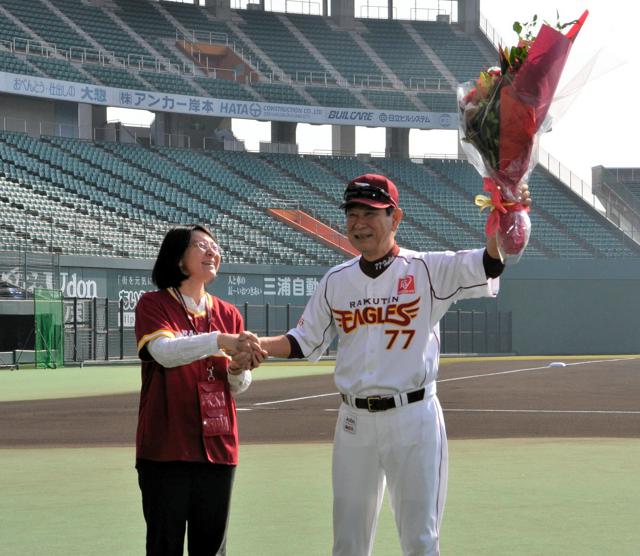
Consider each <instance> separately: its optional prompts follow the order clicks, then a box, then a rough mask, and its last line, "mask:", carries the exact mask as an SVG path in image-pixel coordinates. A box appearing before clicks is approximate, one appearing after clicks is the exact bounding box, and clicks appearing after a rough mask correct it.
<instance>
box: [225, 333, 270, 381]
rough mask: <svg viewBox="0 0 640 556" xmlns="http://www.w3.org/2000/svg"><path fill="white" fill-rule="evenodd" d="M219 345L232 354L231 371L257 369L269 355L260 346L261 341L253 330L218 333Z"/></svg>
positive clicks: (238, 372) (234, 372) (237, 372)
mask: <svg viewBox="0 0 640 556" xmlns="http://www.w3.org/2000/svg"><path fill="white" fill-rule="evenodd" d="M218 346H219V347H220V348H221V349H222V350H224V351H225V353H227V354H228V355H229V356H231V362H230V363H229V372H230V373H232V374H240V373H241V372H242V371H244V370H248V369H255V368H256V367H258V366H259V365H260V363H262V362H263V361H264V360H265V358H266V357H267V352H266V351H265V350H263V349H262V348H261V347H260V341H259V340H258V337H257V336H256V335H255V334H253V332H249V331H246V332H242V333H241V334H225V333H220V334H218Z"/></svg>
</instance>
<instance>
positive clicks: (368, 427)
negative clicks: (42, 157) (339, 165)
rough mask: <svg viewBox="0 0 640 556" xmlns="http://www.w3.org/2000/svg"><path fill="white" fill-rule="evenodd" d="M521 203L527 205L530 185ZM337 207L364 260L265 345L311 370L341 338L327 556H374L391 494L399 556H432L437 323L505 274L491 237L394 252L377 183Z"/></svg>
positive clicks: (439, 458)
mask: <svg viewBox="0 0 640 556" xmlns="http://www.w3.org/2000/svg"><path fill="white" fill-rule="evenodd" d="M521 196H522V202H523V204H525V205H526V206H529V205H530V204H531V201H530V199H529V193H528V189H527V186H526V185H523V186H522V187H521ZM342 207H343V208H344V209H345V214H346V221H347V225H346V228H347V235H348V237H349V240H350V242H351V243H352V244H353V246H354V247H355V248H356V249H358V250H359V251H360V252H361V256H359V257H356V258H355V259H352V260H350V261H347V262H345V263H342V264H340V265H338V266H335V267H333V268H332V269H331V270H329V272H328V273H327V274H326V275H325V276H324V277H323V278H322V280H321V281H320V284H319V287H318V288H317V290H316V292H315V294H314V295H313V296H312V298H311V299H310V300H309V303H308V304H307V306H306V308H305V310H304V313H303V315H302V318H301V319H300V321H299V322H298V325H297V326H296V328H293V329H292V330H290V331H289V332H288V333H287V334H286V335H283V336H277V337H268V338H261V339H260V342H261V346H262V347H263V348H264V349H266V351H267V352H269V354H270V355H274V356H279V357H290V358H295V357H306V358H307V359H309V360H311V361H316V360H318V359H319V358H320V356H321V355H322V354H323V353H324V351H325V350H326V349H327V348H328V347H329V345H330V344H331V342H332V341H333V339H334V338H335V337H336V336H338V340H339V343H338V353H337V358H336V366H335V383H336V386H337V387H338V390H339V392H340V394H341V396H342V402H343V403H342V404H341V406H340V410H339V414H338V422H337V424H336V429H335V437H334V450H333V495H334V504H333V528H334V529H333V530H334V545H333V555H334V556H368V555H370V554H371V550H372V546H373V540H374V535H375V529H376V524H377V520H378V514H379V511H380V506H381V503H382V499H383V493H384V488H385V484H386V486H387V488H388V490H389V496H390V501H391V507H392V510H393V514H394V517H395V521H396V526H397V529H398V532H399V536H400V543H401V546H402V552H403V554H404V555H406V556H409V555H410V556H435V555H438V554H440V549H439V539H440V524H441V520H442V513H443V509H444V502H445V496H446V490H447V437H446V432H445V426H444V420H443V415H442V408H441V407H440V403H439V401H438V398H437V397H436V378H437V375H438V361H439V356H440V331H439V320H440V319H441V318H442V316H443V315H444V314H445V312H446V311H447V309H448V308H449V307H450V306H451V304H453V303H455V302H456V301H458V300H460V299H465V298H472V297H484V296H495V295H496V294H497V291H498V276H499V275H500V274H501V272H502V271H503V269H504V266H503V264H502V263H501V261H500V259H499V254H498V251H497V248H496V245H495V239H489V240H487V246H486V249H476V250H471V251H458V252H455V253H454V252H438V253H423V252H417V251H411V250H408V249H403V248H400V247H398V246H397V244H396V243H395V233H396V230H397V229H398V226H399V224H400V221H401V220H402V216H403V211H402V209H401V208H400V207H399V205H398V190H397V188H396V186H395V185H394V183H393V182H392V181H391V180H389V179H388V178H386V177H384V176H380V175H377V174H365V175H363V176H359V177H357V178H355V179H354V180H352V181H351V182H350V183H349V184H348V185H347V188H346V190H345V195H344V203H343V205H342Z"/></svg>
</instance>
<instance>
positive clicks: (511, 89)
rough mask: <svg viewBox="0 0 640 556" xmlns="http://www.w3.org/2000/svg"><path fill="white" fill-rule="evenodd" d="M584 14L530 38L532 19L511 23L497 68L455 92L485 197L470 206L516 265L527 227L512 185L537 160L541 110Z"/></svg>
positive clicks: (546, 124) (543, 124) (544, 120)
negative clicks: (483, 214)
mask: <svg viewBox="0 0 640 556" xmlns="http://www.w3.org/2000/svg"><path fill="white" fill-rule="evenodd" d="M587 15H588V12H587V11H585V12H584V13H583V14H582V16H581V17H580V19H578V20H576V21H572V22H570V23H566V24H560V23H558V25H557V26H556V28H555V29H554V28H552V27H550V26H549V25H547V24H544V25H543V26H542V27H541V29H540V32H539V33H538V35H537V36H536V37H534V36H533V34H532V33H531V31H530V28H531V27H532V26H535V24H536V23H537V17H536V16H534V18H533V20H532V21H531V22H530V23H526V24H524V27H523V25H521V24H520V23H518V22H516V23H514V25H513V28H514V30H515V31H516V33H518V36H519V39H520V40H519V42H518V45H517V46H514V47H511V48H508V47H505V48H502V47H500V48H499V59H500V67H495V68H490V69H488V70H486V71H482V72H481V73H480V76H479V77H478V79H476V80H475V81H469V82H467V83H464V84H462V85H460V86H459V87H458V108H459V116H460V118H459V120H460V124H459V125H460V137H461V145H462V149H463V150H464V152H465V154H466V155H467V158H468V160H469V162H471V164H473V166H474V167H475V168H476V170H477V171H478V172H479V173H480V174H481V175H482V176H483V178H484V187H483V189H484V190H485V191H487V192H488V193H489V194H490V197H487V196H484V195H478V196H477V197H476V200H475V201H476V204H477V205H478V206H480V207H481V210H482V209H484V208H490V209H491V211H490V214H489V216H488V218H487V224H486V228H485V232H486V234H487V237H491V236H493V235H496V238H497V241H498V250H499V252H500V256H501V257H502V259H503V261H505V262H517V261H518V260H519V259H520V256H521V255H522V253H523V251H524V248H525V247H526V246H527V243H528V242H529V235H530V232H531V223H530V221H529V216H528V214H527V212H528V209H527V207H524V206H523V205H522V204H520V203H519V202H518V201H519V199H518V186H519V185H520V184H521V183H522V182H524V181H526V180H527V179H528V176H529V174H530V173H531V171H532V169H533V168H534V166H535V165H536V163H537V160H538V155H537V145H538V140H539V136H540V135H541V134H542V133H544V132H545V131H547V130H548V129H549V128H550V127H551V121H550V117H548V115H547V112H548V111H549V107H550V105H551V102H552V100H553V96H554V94H555V91H556V88H557V86H558V82H559V81H560V75H561V74H562V70H563V68H564V65H565V62H566V61H567V58H568V56H569V51H570V49H571V45H572V44H573V41H574V39H575V38H576V36H577V34H578V32H579V30H580V28H581V27H582V24H583V23H584V21H585V19H586V18H587ZM569 25H571V26H572V27H571V29H570V30H569V32H568V33H567V34H566V35H564V34H563V33H562V30H563V29H564V28H565V27H567V26H569ZM523 29H524V31H526V33H525V34H524V36H523V35H522V34H521V33H522V31H523Z"/></svg>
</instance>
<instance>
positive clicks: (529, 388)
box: [0, 359, 640, 448]
mask: <svg viewBox="0 0 640 556" xmlns="http://www.w3.org/2000/svg"><path fill="white" fill-rule="evenodd" d="M551 361H554V360H553V359H549V360H532V361H524V360H516V361H512V360H499V361H495V360H486V361H473V362H471V361H469V362H466V361H463V362H455V363H453V362H451V363H445V364H444V365H442V367H441V369H440V377H439V380H438V396H439V398H440V400H441V402H442V406H443V408H444V411H445V420H446V425H447V430H448V435H449V438H452V439H455V438H500V437H635V438H638V437H640V398H639V397H638V395H637V393H638V392H640V359H624V360H623V359H618V360H602V361H569V360H567V362H566V366H563V367H562V366H558V367H549V366H548V364H549V363H550V362H551ZM256 372H267V370H264V371H261V370H258V371H256ZM339 404H340V398H339V396H338V395H337V392H336V388H335V386H334V384H333V377H332V376H331V375H321V376H312V377H297V378H289V379H278V380H275V379H274V380H265V381H256V382H254V384H253V385H252V386H251V388H250V389H249V391H247V392H246V393H245V394H243V395H242V396H241V397H240V398H239V400H238V414H239V426H240V436H241V442H246V443H249V442H251V443H269V442H329V441H331V440H332V438H333V429H334V425H335V420H336V410H337V408H338V407H339ZM137 410H138V395H137V394H122V395H113V396H96V397H86V398H67V399H56V400H39V401H25V402H4V403H0V423H2V427H0V447H2V448H6V447H28V446H42V447H44V446H50V447H54V446H128V445H133V443H134V436H135V427H136V419H137Z"/></svg>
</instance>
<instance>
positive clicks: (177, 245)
mask: <svg viewBox="0 0 640 556" xmlns="http://www.w3.org/2000/svg"><path fill="white" fill-rule="evenodd" d="M195 231H199V232H204V233H205V234H207V235H208V236H209V237H210V238H211V239H213V241H216V243H217V240H216V238H215V236H214V235H213V234H212V233H211V231H209V230H208V229H207V228H205V227H204V226H202V225H200V224H193V225H191V226H176V227H175V228H171V229H170V230H169V231H168V232H167V234H166V235H165V236H164V239H163V240H162V245H160V251H159V252H158V257H157V258H156V262H155V264H154V265H153V271H152V272H151V280H153V283H154V284H155V285H156V286H158V288H160V289H166V288H178V287H180V284H182V282H183V281H184V280H186V279H187V278H188V277H189V276H188V275H186V274H185V273H184V272H183V271H182V269H181V268H180V261H181V260H182V257H183V256H184V252H185V251H186V250H187V248H188V247H189V243H190V242H191V234H192V233H193V232H195Z"/></svg>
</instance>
